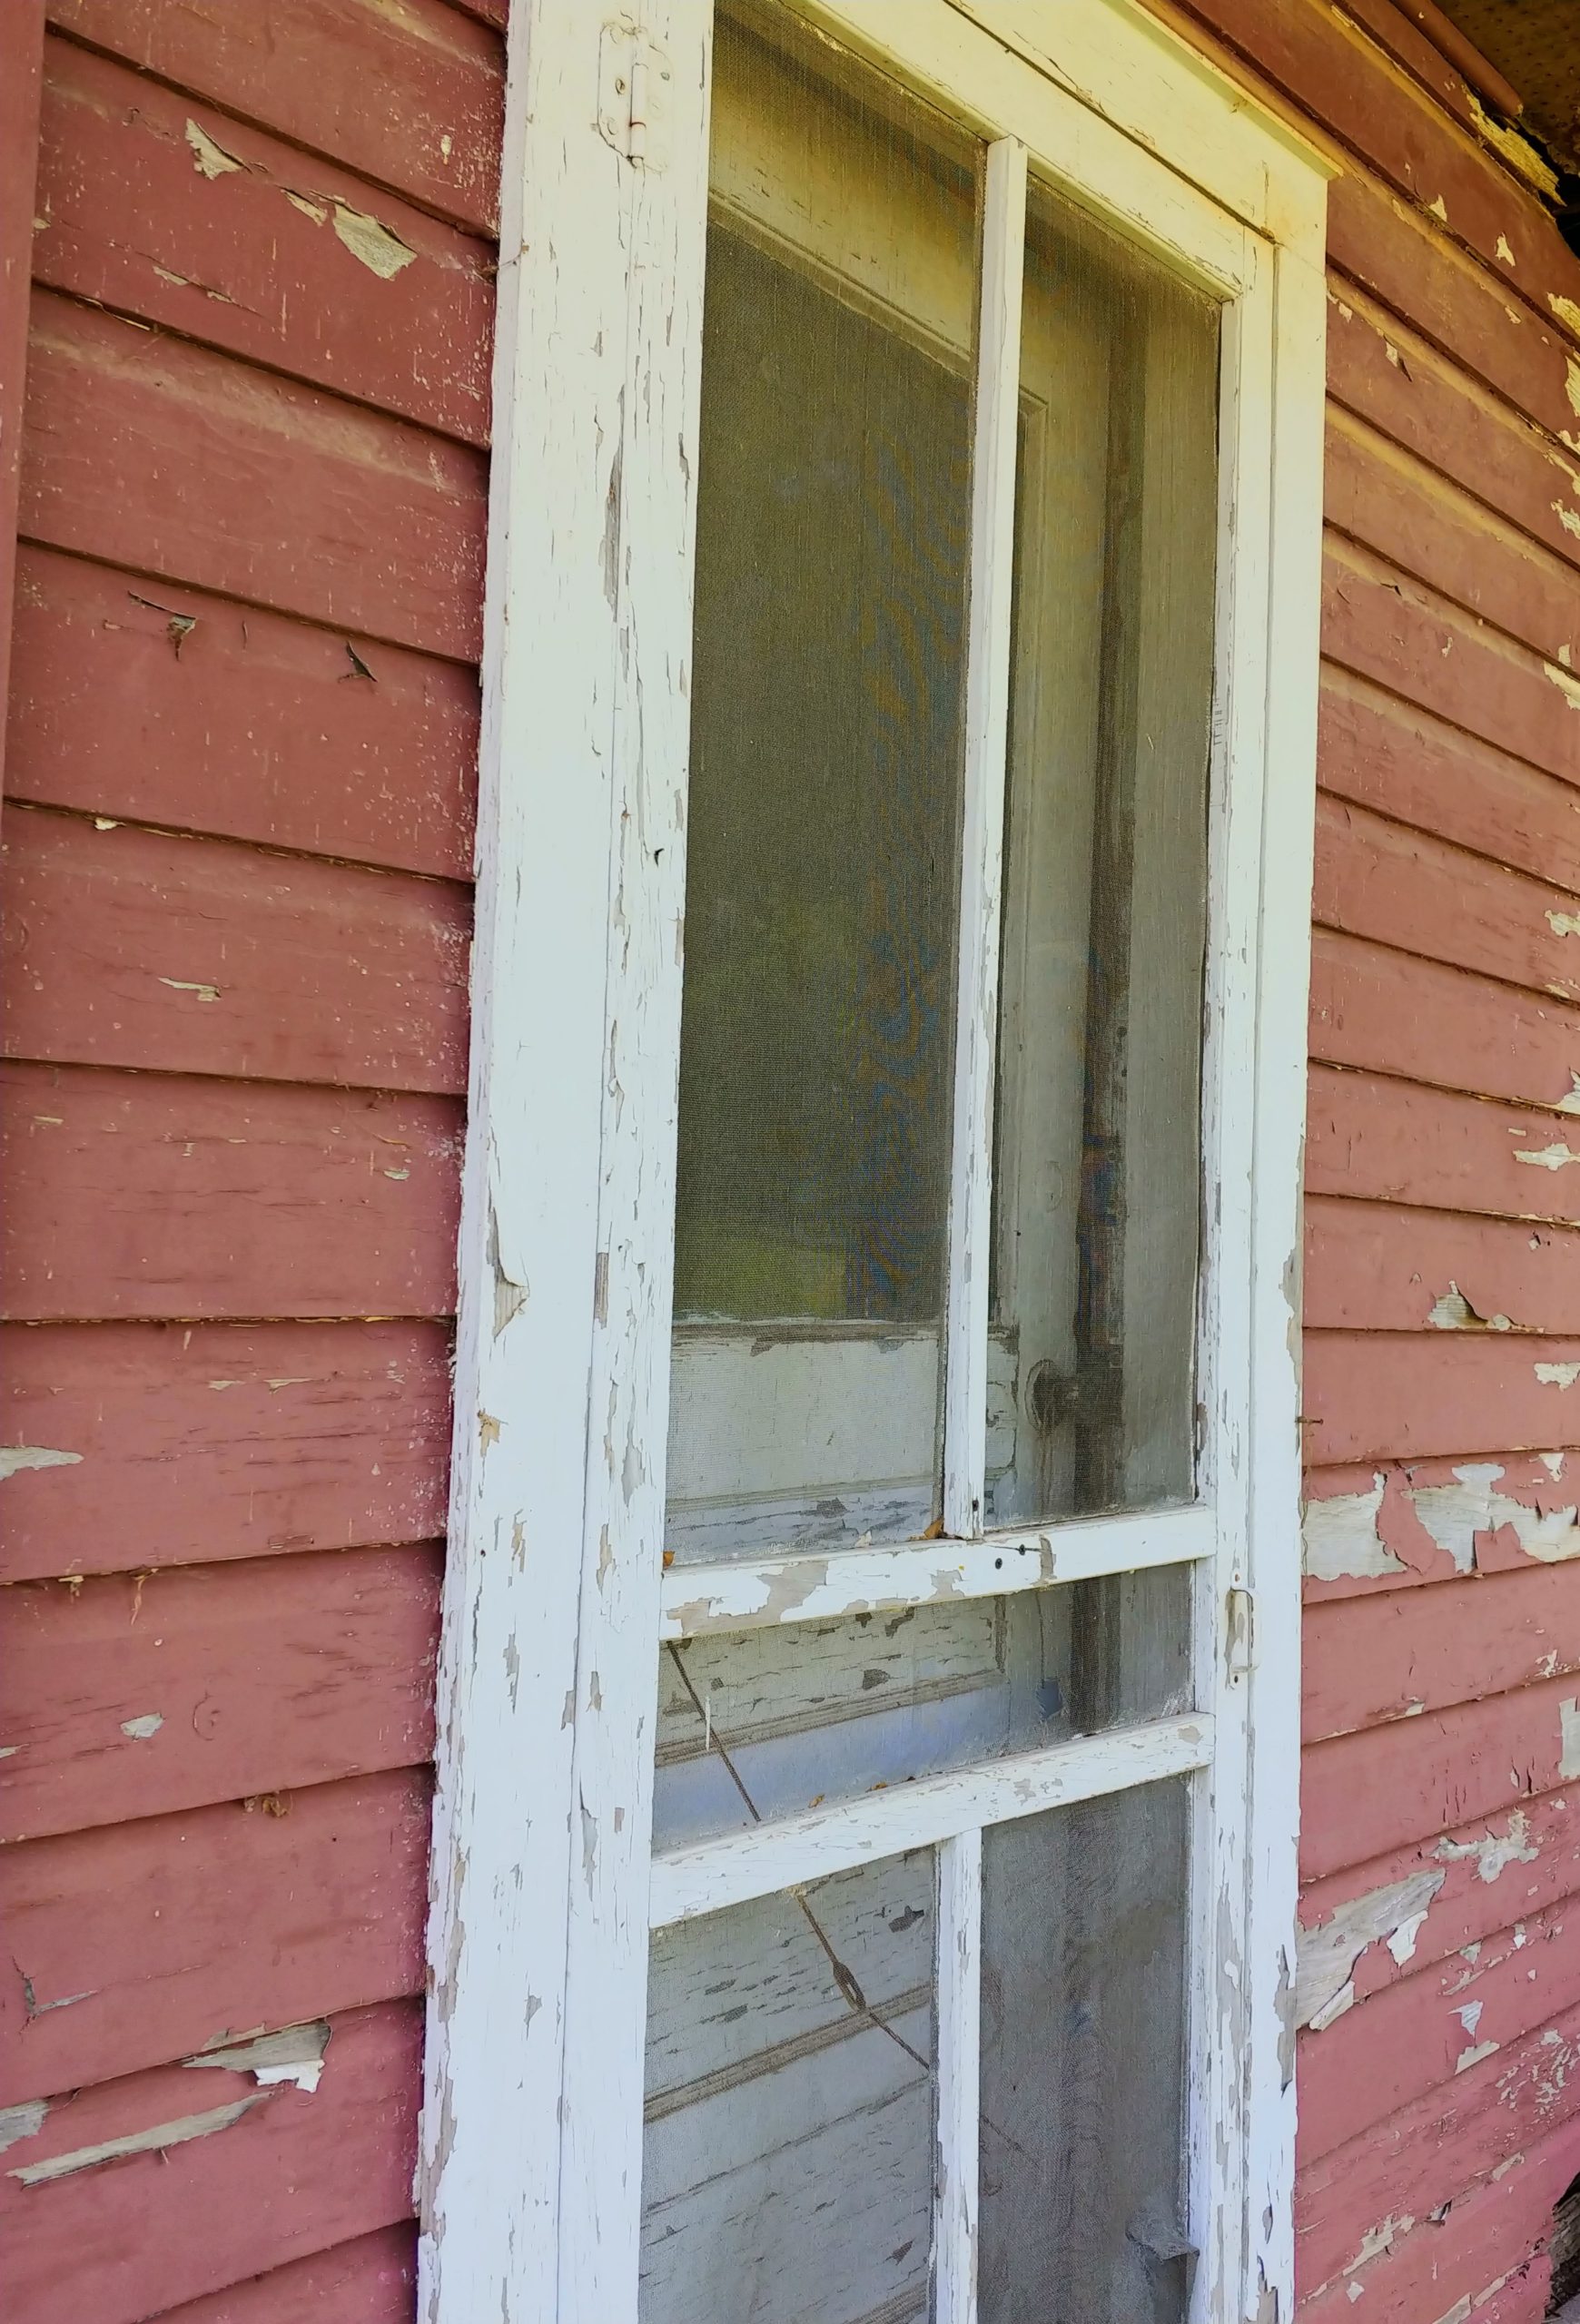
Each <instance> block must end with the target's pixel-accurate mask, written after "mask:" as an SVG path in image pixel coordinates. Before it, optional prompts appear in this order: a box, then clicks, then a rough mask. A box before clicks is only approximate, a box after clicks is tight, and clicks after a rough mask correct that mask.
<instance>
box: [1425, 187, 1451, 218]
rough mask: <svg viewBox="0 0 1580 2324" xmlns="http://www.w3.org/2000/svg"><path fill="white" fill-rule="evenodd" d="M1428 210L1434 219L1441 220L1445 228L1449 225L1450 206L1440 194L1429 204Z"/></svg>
mask: <svg viewBox="0 0 1580 2324" xmlns="http://www.w3.org/2000/svg"><path fill="white" fill-rule="evenodd" d="M1427 211H1428V212H1430V214H1431V215H1432V216H1433V217H1434V218H1440V219H1441V220H1442V222H1443V223H1444V225H1445V226H1446V225H1447V223H1448V204H1447V202H1445V201H1444V199H1443V197H1442V195H1441V194H1440V193H1439V194H1437V195H1436V196H1435V197H1434V199H1433V200H1432V201H1430V202H1428V203H1427Z"/></svg>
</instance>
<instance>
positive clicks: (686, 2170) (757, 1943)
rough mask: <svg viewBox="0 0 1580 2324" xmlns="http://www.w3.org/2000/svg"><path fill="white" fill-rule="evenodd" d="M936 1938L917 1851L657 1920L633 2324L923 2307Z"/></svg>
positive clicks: (862, 2317)
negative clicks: (690, 1917) (638, 2321)
mask: <svg viewBox="0 0 1580 2324" xmlns="http://www.w3.org/2000/svg"><path fill="white" fill-rule="evenodd" d="M936 1929H937V1910H936V1870H935V1862H934V1857H933V1852H932V1851H931V1850H930V1849H922V1850H918V1851H916V1852H914V1853H913V1854H912V1855H909V1856H895V1857H892V1858H890V1859H889V1860H887V1861H886V1862H884V1863H881V1864H872V1865H864V1866H861V1867H860V1868H859V1869H858V1870H856V1871H854V1872H849V1873H844V1874H842V1875H840V1876H838V1877H837V1878H835V1879H833V1880H827V1881H824V1882H821V1883H820V1884H818V1886H815V1887H814V1888H810V1889H808V1890H807V1892H806V1894H805V1898H802V1897H798V1896H791V1895H787V1894H785V1895H779V1896H765V1897H761V1898H759V1899H758V1900H756V1901H755V1903H752V1904H750V1905H738V1906H736V1907H735V1908H733V1909H732V1910H730V1911H727V1912H722V1913H714V1914H710V1915H707V1916H706V1918H704V1919H701V1920H696V1921H687V1922H682V1923H680V1924H678V1925H676V1926H674V1927H671V1928H665V1929H659V1930H657V1931H655V1933H654V1937H653V1948H652V1955H651V1967H650V1971H649V1977H648V2020H647V2105H646V2118H647V2129H646V2138H645V2147H644V2164H643V2249H642V2291H641V2306H640V2315H641V2318H642V2324H805V2319H813V2318H815V2319H817V2324H908V2319H912V2318H916V2319H922V2318H924V2317H925V2316H926V2315H927V2314H928V2312H929V2305H930V2288H929V2265H930V2259H931V2245H932V2202H933V2157H934V2139H935V2119H936V2106H935V2097H934V2088H935V2083H934V2073H933V2059H934V2056H935V2039H936V2037H935V2014H936V2012H935V1994H936V1984H937V1979H936V1954H937V1939H936Z"/></svg>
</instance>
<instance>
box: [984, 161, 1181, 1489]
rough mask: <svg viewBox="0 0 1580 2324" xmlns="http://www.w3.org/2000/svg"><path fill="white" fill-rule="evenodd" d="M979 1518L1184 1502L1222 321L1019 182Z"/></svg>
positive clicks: (1075, 215)
mask: <svg viewBox="0 0 1580 2324" xmlns="http://www.w3.org/2000/svg"><path fill="white" fill-rule="evenodd" d="M1022 313H1023V324H1022V350H1021V440H1020V463H1019V508H1018V517H1017V537H1016V572H1015V626H1014V647H1013V664H1012V708H1011V730H1012V731H1011V747H1010V758H1011V764H1010V782H1009V804H1008V811H1007V818H1006V825H1005V834H1004V837H1005V847H1004V891H1003V920H1002V929H1003V940H1002V964H1001V977H1000V1009H999V1059H998V1074H997V1085H996V1086H997V1122H996V1134H995V1139H994V1147H995V1152H994V1174H993V1175H994V1188H995V1234H994V1249H993V1287H992V1347H991V1349H990V1355H989V1394H990V1399H991V1409H990V1414H989V1448H990V1450H989V1476H988V1481H987V1482H988V1497H987V1511H988V1521H989V1523H990V1524H993V1525H1012V1524H1019V1523H1023V1522H1027V1521H1038V1520H1041V1519H1043V1518H1050V1517H1058V1516H1062V1515H1071V1514H1077V1513H1082V1512H1094V1511H1099V1510H1108V1509H1123V1508H1143V1507H1147V1506H1149V1505H1151V1504H1154V1503H1158V1502H1169V1501H1185V1500H1189V1499H1190V1496H1191V1492H1192V1484H1193V1466H1194V1462H1193V1451H1194V1435H1195V1424H1194V1407H1195V1373H1194V1361H1193V1357H1194V1348H1195V1336H1196V1330H1195V1326H1196V1289H1197V1274H1198V1257H1199V1251H1200V1219H1201V1164H1200V1154H1201V1100H1200V1088H1201V1009H1202V979H1203V966H1204V960H1205V955H1206V943H1207V781H1208V757H1209V743H1210V710H1211V698H1212V667H1213V582H1214V553H1215V537H1216V530H1217V500H1218V487H1217V466H1218V463H1217V413H1218V374H1219V338H1220V314H1219V310H1218V308H1217V307H1216V306H1215V305H1213V304H1212V303H1211V302H1210V300H1206V299H1204V298H1202V297H1200V296H1199V295H1198V294H1197V293H1195V292H1193V291H1190V290H1187V289H1185V288H1183V287H1182V286H1181V285H1180V283H1178V282H1177V281H1174V280H1173V279H1172V278H1170V276H1169V275H1167V274H1165V273H1164V272H1163V271H1162V270H1161V269H1160V268H1158V267H1156V266H1153V265H1152V264H1150V262H1148V261H1145V260H1143V259H1141V258H1140V257H1138V256H1137V255H1136V254H1135V253H1133V252H1132V251H1131V250H1129V249H1128V248H1127V246H1126V245H1124V244H1123V243H1121V242H1120V241H1117V239H1115V238H1113V237H1111V236H1110V235H1108V234H1106V233H1104V232H1102V231H1100V230H1099V229H1097V228H1096V227H1094V226H1092V225H1091V224H1090V223H1088V222H1086V221H1085V220H1084V219H1082V218H1081V216H1080V215H1079V214H1078V213H1076V212H1073V211H1072V210H1071V208H1070V207H1069V205H1068V204H1066V203H1064V202H1060V201H1059V200H1057V199H1056V197H1054V196H1053V195H1052V194H1050V193H1047V192H1043V191H1042V189H1040V188H1038V187H1037V186H1035V185H1033V187H1032V193H1031V199H1030V202H1029V207H1028V222H1027V235H1026V253H1025V287H1024V296H1023V307H1022Z"/></svg>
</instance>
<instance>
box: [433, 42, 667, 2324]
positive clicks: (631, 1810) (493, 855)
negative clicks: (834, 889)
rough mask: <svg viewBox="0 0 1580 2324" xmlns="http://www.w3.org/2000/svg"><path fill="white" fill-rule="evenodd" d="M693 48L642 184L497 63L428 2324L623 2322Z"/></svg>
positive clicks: (516, 67) (648, 1654) (537, 78)
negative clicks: (500, 81)
mask: <svg viewBox="0 0 1580 2324" xmlns="http://www.w3.org/2000/svg"><path fill="white" fill-rule="evenodd" d="M711 20H712V6H711V0H654V5H653V6H652V7H651V8H649V10H648V12H647V28H646V30H645V32H644V34H642V35H641V36H640V37H641V40H642V42H643V43H644V44H645V47H644V54H643V62H644V63H645V64H646V65H647V72H648V76H649V84H650V85H651V84H652V82H653V81H654V80H657V82H658V83H659V84H662V85H661V86H660V87H659V88H658V89H657V91H656V94H657V95H659V97H660V98H662V97H665V96H667V98H668V104H667V109H666V110H667V137H666V139H665V140H664V142H663V147H662V150H660V151H658V152H657V153H654V155H653V158H652V160H651V162H649V163H644V162H639V161H637V160H633V159H632V158H631V157H630V152H629V144H630V141H629V140H628V139H621V138H620V137H619V136H618V134H617V124H616V123H613V122H612V121H610V122H606V124H605V126H603V127H600V110H601V108H600V74H601V68H602V66H603V65H604V64H605V62H606V57H605V54H604V51H605V48H606V43H605V42H604V40H603V38H602V34H603V29H604V28H603V27H602V26H601V25H600V23H599V20H598V17H597V15H593V14H586V13H583V12H581V11H579V10H567V9H566V8H564V7H562V6H560V5H558V0H522V5H519V6H518V7H517V8H516V9H515V10H513V12H512V16H511V24H510V30H509V90H508V101H507V123H506V135H505V144H504V163H503V197H502V208H503V219H502V231H501V263H500V270H499V312H498V329H497V333H496V361H495V372H494V445H493V463H492V473H491V483H490V503H489V558H488V603H487V609H486V634H485V648H484V716H483V734H482V743H481V751H480V761H479V837H478V851H477V872H478V881H477V934H476V939H475V944H474V953H473V970H472V987H471V999H472V1050H471V1078H470V1095H469V1134H468V1148H467V1159H466V1170H465V1184H464V1193H463V1211H462V1223H461V1229H460V1236H459V1278H460V1316H459V1328H458V1339H457V1359H456V1417H455V1423H454V1464H453V1482H452V1494H451V1512H450V1524H449V1557H448V1560H447V1567H446V1576H445V1605H444V1619H443V1641H442V1645H441V1651H440V1664H439V1667H440V1682H439V1742H438V1748H437V1751H436V1758H437V1762H438V1787H437V1797H436V1806H435V1817H434V1837H433V1856H432V1872H431V1875H430V1929H429V1958H430V2007H429V2038H428V2043H427V2048H426V2068H425V2072H426V2083H425V2091H424V2105H423V2124H422V2162H421V2164H420V2173H419V2184H420V2202H421V2211H422V2230H423V2231H422V2238H421V2243H420V2273H421V2295H420V2296H421V2313H422V2314H423V2316H424V2318H425V2319H427V2320H428V2324H472V2319H475V2318H477V2317H479V2316H483V2315H488V2316H493V2315H499V2314H504V2315H510V2316H519V2317H528V2316H532V2317H539V2316H541V2317H546V2318H547V2317H550V2316H555V2315H565V2316H569V2315H577V2314H581V2315H595V2314H596V2315H598V2316H600V2317H607V2318H608V2319H610V2324H624V2320H625V2319H630V2318H633V2317H634V2316H635V2313H636V2300H637V2234H638V2224H639V2210H640V2192H641V2186H640V2178H641V2152H640V2141H641V2116H642V2028H643V2008H644V2000H645V1990H646V1955H647V1912H646V1901H647V1862H646V1857H647V1846H648V1828H649V1817H650V1800H651V1785H652V1772H651V1763H652V1745H651V1737H652V1727H653V1718H654V1710H653V1704H654V1693H655V1673H656V1659H657V1620H658V1580H659V1571H660V1562H661V1540H662V1522H661V1521H662V1509H663V1496H664V1466H665V1443H666V1429H667V1386H668V1383H667V1373H668V1331H669V1314H668V1284H669V1258H668V1253H669V1247H670V1243H671V1238H672V1218H671V1213H672V1209H673V1178H674V1143H675V1115H676V1099H675V1076H676V1054H677V1046H678V1044H677V1038H676V1031H677V1026H678V1007H679V980H680V967H679V958H678V953H679V915H680V908H681V893H682V864H683V829H684V812H685V810H684V802H685V787H686V751H687V734H688V704H687V700H686V670H687V667H688V665H689V655H690V642H691V596H690V554H691V548H690V545H691V537H692V529H693V523H692V509H691V495H692V483H693V479H694V478H695V475H696V437H697V406H698V374H699V368H700V356H701V336H702V331H701V293H702V275H703V241H704V232H705V225H706V154H707V136H706V96H707V74H706V61H707V53H708V39H709V33H710V27H711ZM666 76H667V77H666ZM603 77H605V78H609V79H611V80H612V78H613V74H605V75H603ZM603 110H605V111H606V112H607V108H604V109H603ZM611 1019H612V1020H613V1021H612V1025H611Z"/></svg>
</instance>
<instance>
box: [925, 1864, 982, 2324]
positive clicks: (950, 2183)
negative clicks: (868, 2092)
mask: <svg viewBox="0 0 1580 2324" xmlns="http://www.w3.org/2000/svg"><path fill="white" fill-rule="evenodd" d="M937 2041H938V2182H937V2189H936V2191H935V2193H934V2196H933V2318H934V2324H976V2256H977V2211H978V2205H979V2200H980V2173H981V2152H980V2149H981V2137H982V2132H981V2122H982V1828H981V1827H980V1825H979V1826H978V1827H976V1829H975V1830H973V1831H969V1832H962V1833H960V1834H958V1835H957V1837H955V1838H953V1839H952V1840H945V1841H944V1842H943V1845H942V1846H940V1848H939V1851H938V2035H937Z"/></svg>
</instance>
